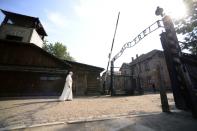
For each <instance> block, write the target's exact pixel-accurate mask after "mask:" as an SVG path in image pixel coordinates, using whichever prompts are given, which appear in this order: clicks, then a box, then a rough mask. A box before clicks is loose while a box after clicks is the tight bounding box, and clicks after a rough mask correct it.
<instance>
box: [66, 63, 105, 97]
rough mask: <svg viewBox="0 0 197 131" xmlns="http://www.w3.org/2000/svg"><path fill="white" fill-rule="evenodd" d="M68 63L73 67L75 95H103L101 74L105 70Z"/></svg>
mask: <svg viewBox="0 0 197 131" xmlns="http://www.w3.org/2000/svg"><path fill="white" fill-rule="evenodd" d="M66 62H67V63H69V64H70V65H71V66H72V68H71V70H72V71H73V93H74V95H97V94H100V93H101V91H102V87H101V81H100V80H101V79H100V73H101V72H102V71H103V70H104V68H100V67H96V66H92V65H87V64H83V63H79V62H73V61H66Z"/></svg>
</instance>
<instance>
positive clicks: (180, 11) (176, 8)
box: [166, 0, 187, 20]
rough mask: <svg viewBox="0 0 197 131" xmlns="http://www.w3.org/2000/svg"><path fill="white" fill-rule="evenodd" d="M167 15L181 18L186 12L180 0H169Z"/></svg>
mask: <svg viewBox="0 0 197 131" xmlns="http://www.w3.org/2000/svg"><path fill="white" fill-rule="evenodd" d="M166 13H167V15H170V16H171V17H172V18H173V19H177V20H178V19H181V18H183V17H184V16H185V15H186V14H187V11H186V7H185V5H184V3H183V2H182V0H171V1H170V3H169V5H168V12H166Z"/></svg>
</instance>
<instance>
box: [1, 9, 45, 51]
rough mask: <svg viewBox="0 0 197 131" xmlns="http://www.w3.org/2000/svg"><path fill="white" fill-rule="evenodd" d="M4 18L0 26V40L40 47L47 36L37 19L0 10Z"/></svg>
mask: <svg viewBox="0 0 197 131" xmlns="http://www.w3.org/2000/svg"><path fill="white" fill-rule="evenodd" d="M1 12H2V13H3V14H4V15H5V18H4V20H3V22H2V23H1V26H0V39H7V40H14V41H21V42H27V43H34V44H36V45H37V46H39V47H42V44H43V40H44V37H45V36H47V33H46V32H45V30H44V28H43V26H42V24H41V22H40V20H39V18H37V17H32V16H27V15H22V14H17V13H14V12H9V11H5V10H1Z"/></svg>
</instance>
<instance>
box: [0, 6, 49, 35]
mask: <svg viewBox="0 0 197 131" xmlns="http://www.w3.org/2000/svg"><path fill="white" fill-rule="evenodd" d="M1 12H2V13H3V14H4V15H5V16H6V18H8V19H10V20H11V21H12V22H13V23H14V24H16V25H19V26H26V27H30V28H36V31H37V32H38V34H40V35H43V36H47V33H46V32H45V30H44V27H43V26H42V24H41V22H40V20H39V18H37V17H32V16H27V15H22V14H18V13H14V12H9V11H5V10H2V9H1Z"/></svg>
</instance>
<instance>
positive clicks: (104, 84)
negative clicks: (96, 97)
mask: <svg viewBox="0 0 197 131" xmlns="http://www.w3.org/2000/svg"><path fill="white" fill-rule="evenodd" d="M119 16H120V12H118V18H117V21H116V27H115V31H114V36H113V40H112V45H111V50H110V53H109V56H108V58H109V60H108V63H107V69H106V74H105V78H104V83H103V90H105V86H106V79H107V74H108V68H109V62H110V60H111V54H112V50H113V47H114V41H115V36H116V31H117V28H118V21H119ZM104 93H105V91H104Z"/></svg>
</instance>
